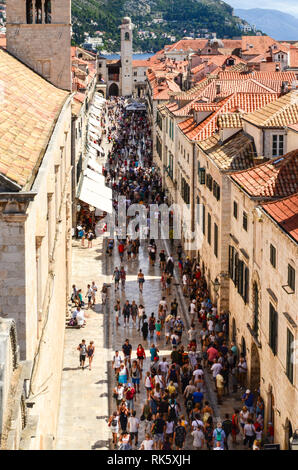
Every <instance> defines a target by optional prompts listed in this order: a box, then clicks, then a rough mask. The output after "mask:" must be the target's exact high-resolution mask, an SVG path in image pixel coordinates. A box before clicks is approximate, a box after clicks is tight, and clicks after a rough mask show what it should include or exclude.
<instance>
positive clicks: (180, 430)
mask: <svg viewBox="0 0 298 470" xmlns="http://www.w3.org/2000/svg"><path fill="white" fill-rule="evenodd" d="M185 438H186V429H185V427H184V426H182V421H181V419H178V423H177V426H176V428H175V431H174V442H175V446H176V450H182V449H183V446H184V443H185Z"/></svg>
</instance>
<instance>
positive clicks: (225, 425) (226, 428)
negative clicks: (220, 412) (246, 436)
mask: <svg viewBox="0 0 298 470" xmlns="http://www.w3.org/2000/svg"><path fill="white" fill-rule="evenodd" d="M222 428H223V430H224V432H225V434H226V439H225V450H229V445H228V440H229V435H230V434H231V432H232V421H231V420H230V417H229V414H228V413H226V414H225V419H224V421H223V422H222Z"/></svg>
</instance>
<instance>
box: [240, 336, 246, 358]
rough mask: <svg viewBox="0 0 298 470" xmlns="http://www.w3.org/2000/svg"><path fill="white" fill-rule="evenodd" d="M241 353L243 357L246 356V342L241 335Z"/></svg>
mask: <svg viewBox="0 0 298 470" xmlns="http://www.w3.org/2000/svg"><path fill="white" fill-rule="evenodd" d="M241 354H243V357H246V343H245V339H244V338H243V336H242V338H241Z"/></svg>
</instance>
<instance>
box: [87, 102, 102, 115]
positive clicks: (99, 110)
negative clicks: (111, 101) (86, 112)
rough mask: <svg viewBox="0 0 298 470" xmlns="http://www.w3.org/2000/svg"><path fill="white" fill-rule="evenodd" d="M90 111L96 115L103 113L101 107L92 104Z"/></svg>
mask: <svg viewBox="0 0 298 470" xmlns="http://www.w3.org/2000/svg"><path fill="white" fill-rule="evenodd" d="M90 113H91V114H93V115H94V116H95V117H101V115H102V112H101V109H98V108H96V107H95V106H94V105H93V106H91V108H90Z"/></svg>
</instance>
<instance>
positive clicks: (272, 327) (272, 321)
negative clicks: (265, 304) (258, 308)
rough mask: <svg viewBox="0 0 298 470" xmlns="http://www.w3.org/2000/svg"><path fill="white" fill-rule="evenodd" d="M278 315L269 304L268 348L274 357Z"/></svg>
mask: <svg viewBox="0 0 298 470" xmlns="http://www.w3.org/2000/svg"><path fill="white" fill-rule="evenodd" d="M277 333H278V314H277V311H276V310H275V308H274V307H273V305H272V304H269V346H270V348H271V349H272V352H273V354H274V355H276V354H277Z"/></svg>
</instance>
